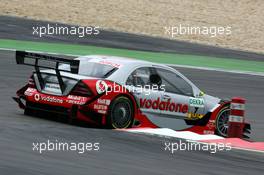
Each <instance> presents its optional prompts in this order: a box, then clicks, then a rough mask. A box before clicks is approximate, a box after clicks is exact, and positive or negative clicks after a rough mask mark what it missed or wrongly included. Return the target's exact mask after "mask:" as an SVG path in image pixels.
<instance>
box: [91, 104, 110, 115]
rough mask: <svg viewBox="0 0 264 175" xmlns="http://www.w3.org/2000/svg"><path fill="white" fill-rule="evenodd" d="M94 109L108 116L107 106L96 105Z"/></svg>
mask: <svg viewBox="0 0 264 175" xmlns="http://www.w3.org/2000/svg"><path fill="white" fill-rule="evenodd" d="M93 107H94V109H95V110H97V112H98V113H101V114H106V111H107V106H106V105H101V104H94V106H93Z"/></svg>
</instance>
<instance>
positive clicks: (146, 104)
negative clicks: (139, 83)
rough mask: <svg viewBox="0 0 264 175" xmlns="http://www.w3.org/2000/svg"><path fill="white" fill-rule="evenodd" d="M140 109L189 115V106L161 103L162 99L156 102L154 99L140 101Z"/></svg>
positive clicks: (168, 101) (169, 102)
mask: <svg viewBox="0 0 264 175" xmlns="http://www.w3.org/2000/svg"><path fill="white" fill-rule="evenodd" d="M140 107H141V108H146V109H150V108H151V109H159V110H161V111H170V112H180V113H187V112H188V105H187V104H180V103H175V102H171V101H170V99H168V100H167V101H161V100H160V98H158V99H156V100H152V99H140Z"/></svg>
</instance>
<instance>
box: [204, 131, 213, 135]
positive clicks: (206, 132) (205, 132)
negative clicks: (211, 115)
mask: <svg viewBox="0 0 264 175" xmlns="http://www.w3.org/2000/svg"><path fill="white" fill-rule="evenodd" d="M203 133H204V134H214V131H210V130H204V131H203Z"/></svg>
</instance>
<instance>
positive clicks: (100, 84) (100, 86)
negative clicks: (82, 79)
mask: <svg viewBox="0 0 264 175" xmlns="http://www.w3.org/2000/svg"><path fill="white" fill-rule="evenodd" d="M107 87H108V86H107V84H106V82H105V81H103V80H98V81H97V82H96V91H97V93H98V94H102V93H103V92H105V91H106V90H107Z"/></svg>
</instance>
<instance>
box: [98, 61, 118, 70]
mask: <svg viewBox="0 0 264 175" xmlns="http://www.w3.org/2000/svg"><path fill="white" fill-rule="evenodd" d="M99 63H101V64H105V65H110V66H112V67H116V68H120V67H121V64H118V63H113V62H110V61H106V60H103V61H100V62H99Z"/></svg>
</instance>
